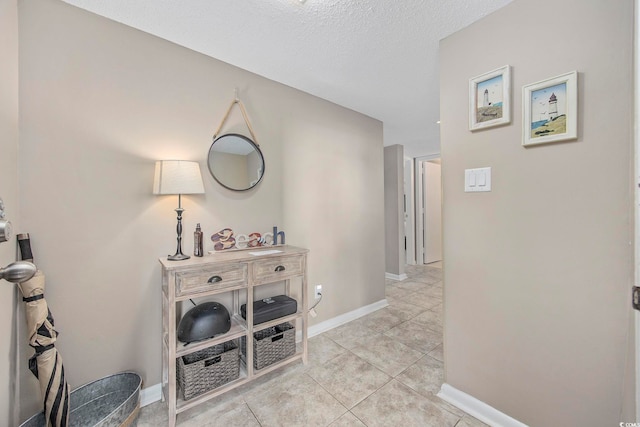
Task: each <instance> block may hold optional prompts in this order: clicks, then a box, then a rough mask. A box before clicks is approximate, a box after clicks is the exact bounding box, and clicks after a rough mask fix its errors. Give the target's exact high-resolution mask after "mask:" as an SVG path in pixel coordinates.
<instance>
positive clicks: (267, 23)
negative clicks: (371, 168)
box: [64, 0, 511, 157]
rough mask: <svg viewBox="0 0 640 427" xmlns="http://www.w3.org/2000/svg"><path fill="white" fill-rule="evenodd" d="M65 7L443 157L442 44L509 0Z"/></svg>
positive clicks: (147, 0) (172, 0)
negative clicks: (297, 93)
mask: <svg viewBox="0 0 640 427" xmlns="http://www.w3.org/2000/svg"><path fill="white" fill-rule="evenodd" d="M64 1H65V2H66V3H69V4H72V5H75V6H78V7H81V8H83V9H86V10H89V11H91V12H94V13H96V14H99V15H102V16H105V17H107V18H110V19H113V20H115V21H118V22H121V23H123V24H126V25H129V26H131V27H135V28H138V29H140V30H142V31H145V32H148V33H150V34H153V35H156V36H158V37H161V38H163V39H166V40H170V41H172V42H174V43H177V44H179V45H182V46H185V47H188V48H190V49H193V50H195V51H198V52H201V53H203V54H206V55H209V56H211V57H214V58H217V59H220V60H222V61H224V62H227V63H229V64H233V65H235V66H238V67H240V68H243V69H245V70H249V71H251V72H254V73H256V74H259V75H261V76H264V77H267V78H269V79H272V80H275V81H278V82H280V83H283V84H286V85H288V86H291V87H294V88H297V89H300V90H302V91H305V92H307V93H310V94H313V95H315V96H318V97H320V98H324V99H327V100H329V101H332V102H335V103H336V104H339V105H343V106H345V107H348V108H351V109H353V110H356V111H359V112H361V113H363V114H366V115H368V116H371V117H374V118H376V119H378V120H381V121H382V122H383V123H384V144H385V145H392V144H402V145H404V146H405V154H406V155H409V156H412V157H415V156H421V155H426V154H431V153H436V152H439V150H440V143H439V129H438V125H437V123H436V122H437V120H438V118H439V117H438V116H439V105H438V104H439V102H438V101H439V90H438V85H439V77H438V42H439V40H440V39H442V38H444V37H446V36H448V35H450V34H452V33H454V32H456V31H457V30H459V29H461V28H464V27H466V26H467V25H469V24H471V23H472V22H474V21H476V20H478V19H480V18H481V17H483V16H485V15H487V14H489V13H491V12H493V11H494V10H496V9H499V8H500V7H502V6H504V5H506V4H507V3H510V2H511V0H402V1H400V0H396V1H394V0H368V1H367V0H306V1H304V2H300V1H298V0H64ZM498 65H501V64H496V66H498Z"/></svg>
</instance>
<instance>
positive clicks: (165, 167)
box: [153, 160, 204, 194]
mask: <svg viewBox="0 0 640 427" xmlns="http://www.w3.org/2000/svg"><path fill="white" fill-rule="evenodd" d="M202 193H204V185H203V183H202V174H201V173H200V165H199V164H198V162H190V161H185V160H158V161H157V162H156V172H155V176H154V179H153V194H202Z"/></svg>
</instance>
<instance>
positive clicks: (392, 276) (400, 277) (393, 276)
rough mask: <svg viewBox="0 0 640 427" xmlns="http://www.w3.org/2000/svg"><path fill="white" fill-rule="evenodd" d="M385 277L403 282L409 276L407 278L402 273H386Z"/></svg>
mask: <svg viewBox="0 0 640 427" xmlns="http://www.w3.org/2000/svg"><path fill="white" fill-rule="evenodd" d="M384 277H385V279H391V280H397V281H401V280H406V279H407V278H408V277H409V276H407V275H406V274H405V273H402V274H393V273H384Z"/></svg>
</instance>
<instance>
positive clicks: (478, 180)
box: [464, 168, 491, 193]
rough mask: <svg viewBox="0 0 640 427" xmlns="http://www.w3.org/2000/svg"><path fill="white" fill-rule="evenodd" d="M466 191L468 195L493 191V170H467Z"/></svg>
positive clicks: (465, 178) (465, 173)
mask: <svg viewBox="0 0 640 427" xmlns="http://www.w3.org/2000/svg"><path fill="white" fill-rule="evenodd" d="M464 191H465V192H466V193H474V192H478V191H491V168H476V169H465V171H464Z"/></svg>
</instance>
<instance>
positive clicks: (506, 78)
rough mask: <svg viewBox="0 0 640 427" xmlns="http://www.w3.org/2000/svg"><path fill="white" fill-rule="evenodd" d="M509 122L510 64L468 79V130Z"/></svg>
mask: <svg viewBox="0 0 640 427" xmlns="http://www.w3.org/2000/svg"><path fill="white" fill-rule="evenodd" d="M508 123H511V66H509V65H505V66H503V67H500V68H496V69H495V70H492V71H489V72H487V73H484V74H481V75H479V76H476V77H473V78H471V79H469V130H470V131H476V130H480V129H486V128H491V127H494V126H502V125H506V124H508Z"/></svg>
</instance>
